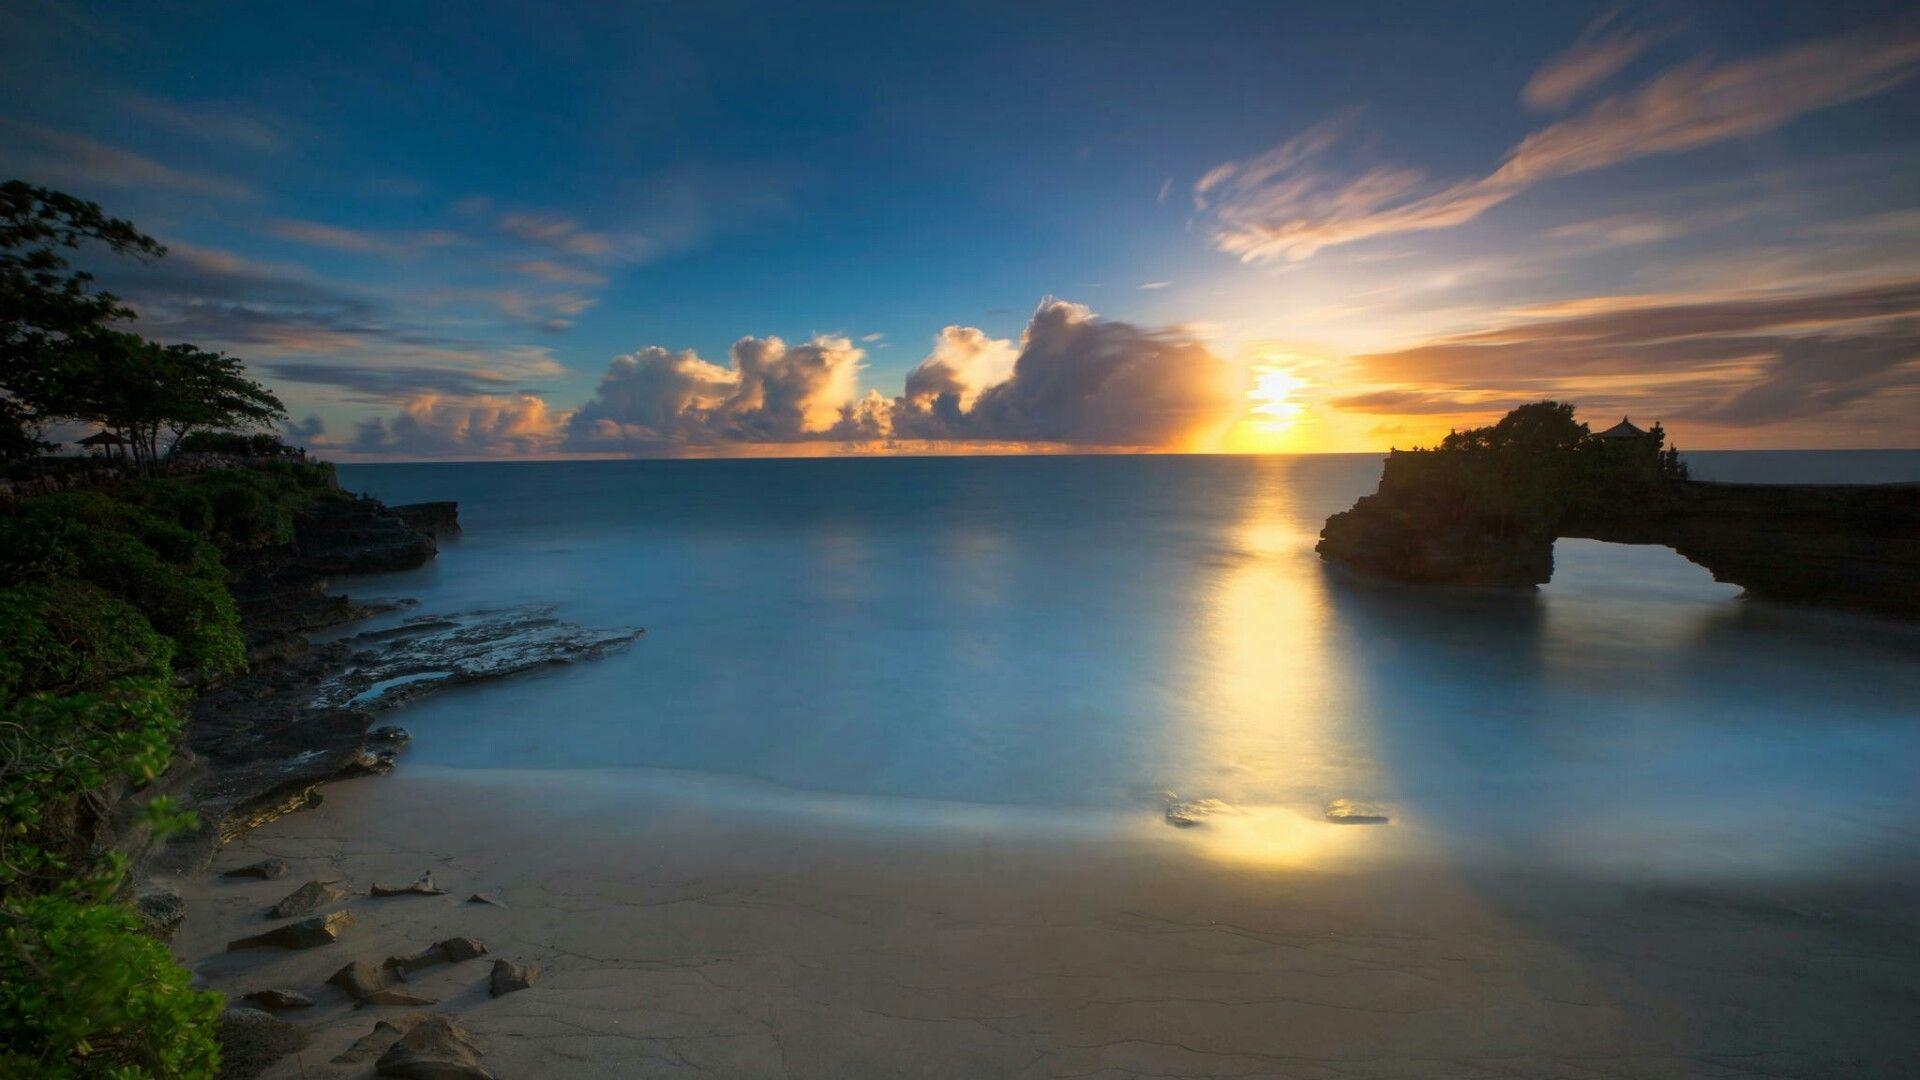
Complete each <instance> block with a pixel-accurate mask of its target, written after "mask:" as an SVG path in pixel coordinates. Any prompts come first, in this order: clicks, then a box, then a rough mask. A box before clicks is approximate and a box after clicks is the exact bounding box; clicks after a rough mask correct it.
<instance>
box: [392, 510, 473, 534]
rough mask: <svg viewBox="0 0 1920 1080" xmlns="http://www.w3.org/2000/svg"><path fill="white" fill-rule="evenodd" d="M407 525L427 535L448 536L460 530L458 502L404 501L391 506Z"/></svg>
mask: <svg viewBox="0 0 1920 1080" xmlns="http://www.w3.org/2000/svg"><path fill="white" fill-rule="evenodd" d="M392 510H393V512H394V514H395V515H396V516H397V517H399V519H400V520H401V521H404V522H406V523H407V527H408V528H410V529H412V530H414V531H415V532H423V533H426V534H427V535H429V536H436V537H438V536H448V535H451V534H453V533H457V532H459V531H460V504H459V503H455V502H421V503H406V504H404V505H401V506H395V507H393V508H392Z"/></svg>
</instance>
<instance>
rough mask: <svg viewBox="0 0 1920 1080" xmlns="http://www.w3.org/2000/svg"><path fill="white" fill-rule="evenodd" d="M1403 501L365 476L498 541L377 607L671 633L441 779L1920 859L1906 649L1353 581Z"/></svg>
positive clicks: (1683, 855) (735, 481)
mask: <svg viewBox="0 0 1920 1080" xmlns="http://www.w3.org/2000/svg"><path fill="white" fill-rule="evenodd" d="M1691 460H1692V463H1693V465H1694V469H1695V475H1697V476H1701V477H1704V478H1715V479H1739V480H1763V479H1767V478H1768V477H1770V476H1777V475H1781V474H1783V473H1790V474H1791V475H1790V476H1788V477H1787V478H1790V479H1793V480H1808V479H1820V480H1834V479H1847V478H1853V477H1864V478H1867V479H1873V480H1887V479H1920V452H1894V453H1888V454H1877V455H1835V456H1827V455H1822V454H1797V455H1787V456H1785V457H1780V456H1777V455H1737V454H1700V455H1693V456H1692V458H1691ZM1378 471H1379V458H1378V457H1377V456H1374V455H1352V456H1309V457H1266V458H1260V457H1025V458H861V459H825V460H817V459H816V460H805V461H778V460H769V461H620V462H566V463H502V464H460V465H448V464H410V465H377V466H374V465H367V466H350V467H343V468H342V469H341V479H342V481H343V483H345V484H346V485H347V486H349V487H352V488H355V489H358V490H364V491H367V492H370V493H372V494H374V495H377V496H379V497H381V498H383V499H386V500H388V501H390V502H407V501H416V500H426V499H457V500H458V501H459V502H460V516H461V519H462V521H463V523H464V525H465V528H466V531H465V533H464V535H463V536H462V537H460V538H459V539H457V540H454V541H451V542H448V543H446V544H445V545H444V546H443V550H442V554H441V557H440V558H439V559H438V560H437V561H436V562H435V563H433V564H432V565H430V566H428V567H426V568H423V569H422V570H419V571H416V572H412V573H408V574H400V575H388V576H383V577H378V578H371V579H367V580H365V581H360V582H352V583H348V588H349V589H350V590H351V591H353V592H354V593H356V594H358V595H367V596H375V595H406V596H417V597H419V598H421V600H422V601H423V607H422V609H421V610H422V611H427V612H433V611H461V610H472V609H477V608H487V607H499V606H503V605H508V604H522V603H551V604H554V605H556V606H557V607H558V609H559V613H560V614H561V615H562V617H564V618H567V619H570V620H574V621H577V622H581V623H586V624H590V625H595V626H622V625H639V626H645V627H646V628H647V629H648V631H649V633H648V636H647V637H646V638H644V639H643V640H642V641H641V642H640V643H639V644H637V645H636V646H635V647H634V648H633V649H632V651H631V652H628V653H625V654H622V655H618V656H614V657H611V658H609V659H606V660H604V661H601V662H598V663H593V664H585V665H580V666H577V667H572V668H566V669H556V670H554V671H553V672H551V673H547V674H542V675H539V676H536V677H531V678H523V679H519V680H512V681H507V682H502V683H498V684H492V685H483V686H477V687H472V688H466V689H462V690H457V691H453V692H450V693H448V694H446V695H443V696H439V697H435V698H430V699H428V700H427V701H425V702H423V703H422V704H420V705H417V706H414V707H412V708H410V709H409V710H408V711H407V713H406V715H405V716H404V717H402V721H403V722H404V723H405V724H407V726H408V727H410V728H411V729H413V731H414V733H415V735H416V740H415V742H414V744H413V748H412V750H411V751H410V759H409V760H410V761H412V762H414V763H422V764H432V765H440V766H448V767H457V768H474V769H479V768H488V769H493V768H543V769H588V768H593V769H605V768H609V767H615V768H618V767H626V766H634V767H650V768H667V769H680V770H695V771H701V772H710V773H719V774H727V775H730V776H739V777H749V778H754V779H757V780H760V781H765V782H768V783H770V784H774V785H780V786H783V787H786V788H794V789H804V790H809V791H825V792H837V793H848V794H853V795H860V796H875V797H882V798H892V797H914V798H921V799H940V800H956V801H960V802H968V803H985V804H993V805H998V806H1013V807H1032V808H1052V809H1055V810H1063V809H1064V810H1075V811H1084V810H1089V809H1092V810H1109V809H1110V810H1113V811H1117V812H1126V813H1129V814H1143V815H1145V814H1150V813H1151V807H1152V806H1153V805H1155V803H1154V800H1155V799H1156V798H1157V795H1156V794H1155V793H1157V792H1162V791H1173V792H1178V793H1179V794H1180V795H1181V796H1182V797H1184V798H1202V797H1211V798H1218V799H1222V800H1226V801H1227V802H1229V803H1232V804H1235V805H1237V806H1241V807H1246V808H1258V809H1260V810H1261V811H1262V812H1266V813H1275V812H1278V813H1285V814H1291V815H1293V816H1294V817H1295V818H1296V819H1297V820H1300V821H1309V820H1312V821H1317V820H1318V817H1319V814H1320V812H1321V808H1322V807H1323V806H1324V805H1325V803H1326V802H1327V801H1328V800H1330V799H1334V798H1341V797H1347V798H1358V799H1366V800H1373V801H1379V802H1383V803H1386V804H1388V805H1389V806H1390V807H1391V808H1392V810H1393V813H1394V817H1395V825H1396V827H1397V828H1400V829H1402V832H1401V833H1400V835H1402V836H1415V837H1418V838H1419V841H1420V844H1422V845H1425V846H1428V847H1431V848H1433V849H1435V850H1445V851H1447V852H1450V853H1455V854H1458V855H1460V856H1461V857H1466V856H1467V855H1469V854H1471V855H1484V856H1491V857H1501V858H1513V859H1521V860H1527V861H1554V862H1558V863H1563V864H1570V865H1575V866H1587V867H1597V868H1600V869H1604V870H1608V871H1609V872H1611V871H1613V870H1618V869H1621V868H1627V869H1632V870H1635V871H1641V870H1645V871H1650V872H1655V873H1680V874H1690V873H1716V874H1725V873H1740V874H1794V873H1801V872H1818V873H1832V872H1839V871H1844V870H1846V869H1848V868H1849V867H1852V866H1856V865H1871V864H1874V863H1876V862H1879V861H1884V860H1887V859H1890V858H1892V859H1899V860H1910V859H1912V857H1913V856H1914V855H1916V854H1920V794H1917V793H1916V785H1915V783H1914V781H1915V777H1916V776H1917V775H1920V633H1916V631H1915V630H1914V629H1913V628H1912V627H1910V626H1905V625H1901V624H1896V623H1891V622H1886V621H1878V620H1873V619H1868V618H1862V617H1854V616H1849V615H1836V614H1831V613H1822V612H1812V611H1806V610H1799V609H1790V608H1776V607H1772V606H1770V605H1765V604H1758V603H1752V602H1747V601H1741V600H1737V599H1736V594H1737V590H1735V589H1734V588H1732V587H1729V586H1724V585H1720V584H1717V583H1715V582H1714V581H1712V580H1711V578H1710V577H1709V576H1708V575H1707V573H1706V572H1705V571H1704V570H1702V569H1700V568H1699V567H1696V566H1694V565H1692V564H1690V563H1688V562H1686V561H1685V560H1683V559H1681V558H1680V557H1679V556H1677V555H1675V554H1674V553H1673V552H1672V551H1670V550H1667V549H1665V548H1652V547H1625V546H1618V545H1607V544H1600V543H1595V542H1587V541H1563V542H1562V543H1561V544H1560V545H1559V548H1558V550H1557V552H1556V559H1557V570H1556V575H1555V579H1554V581H1553V583H1552V584H1551V585H1549V586H1547V587H1546V588H1544V589H1542V590H1540V591H1539V592H1537V593H1531V592H1527V593H1503V592H1491V593H1461V592H1453V591H1446V590H1422V589H1408V588H1394V587H1386V586H1379V585H1370V584H1365V583H1361V582H1357V581H1353V580H1349V579H1347V578H1346V577H1344V576H1343V575H1341V574H1339V573H1337V572H1335V571H1332V570H1331V569H1330V568H1328V567H1327V566H1325V565H1324V564H1323V563H1322V562H1321V561H1320V560H1319V559H1318V558H1317V557H1316V556H1315V555H1314V553H1313V550H1312V549H1313V544H1314V542H1315V540H1316V536H1317V533H1318V531H1319V529H1320V526H1321V523H1322V521H1323V520H1324V519H1325V517H1326V516H1327V515H1328V514H1330V513H1333V512H1334V511H1337V510H1340V509H1343V508H1345V507H1346V506H1348V505H1350V504H1351V503H1352V501H1353V500H1354V498H1356V497H1357V496H1359V495H1361V494H1364V493H1365V492H1367V491H1370V490H1372V487H1373V485H1374V483H1375V482H1376V480H1377V478H1378ZM1042 812H1043V811H1041V810H1038V809H1036V810H1035V813H1042ZM1326 828H1329V829H1334V830H1335V831H1336V832H1341V833H1354V832H1358V831H1361V830H1354V829H1350V828H1349V829H1340V828H1338V827H1333V826H1326ZM1379 831H1380V832H1383V833H1384V832H1385V830H1379Z"/></svg>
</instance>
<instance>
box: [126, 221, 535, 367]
mask: <svg viewBox="0 0 1920 1080" xmlns="http://www.w3.org/2000/svg"><path fill="white" fill-rule="evenodd" d="M103 284H105V285H107V286H108V287H110V288H112V289H113V290H114V291H115V292H116V293H118V294H119V295H121V296H122V297H124V298H125V299H126V300H127V301H128V303H129V304H130V305H131V306H132V307H133V308H134V310H135V311H136V312H138V314H139V319H138V321H137V322H136V323H135V324H134V328H135V329H137V330H138V331H139V332H140V333H142V334H145V335H147V336H149V337H153V338H158V339H161V340H167V341H194V342H198V343H200V344H204V345H207V346H208V347H212V348H221V349H228V350H231V351H233V352H235V353H238V354H239V355H241V356H243V357H245V358H246V359H248V360H249V361H252V362H255V363H258V364H260V365H261V366H262V367H263V368H264V369H265V370H267V371H268V372H270V373H271V374H273V375H275V376H276V377H278V378H281V379H286V380H288V381H293V382H298V383H302V384H306V385H312V386H322V387H328V388H332V389H336V390H340V391H344V392H345V393H346V394H347V395H348V396H349V397H351V398H353V399H354V400H359V401H367V402H392V401H395V400H402V399H404V398H406V397H411V396H414V395H417V394H420V393H425V392H437V393H456V392H457V393H468V394H471V393H476V392H494V393H498V392H503V391H509V390H514V389H518V388H521V387H524V386H527V385H529V384H533V383H540V382H545V381H549V380H552V379H555V378H558V377H559V376H561V375H563V374H564V373H565V369H564V368H562V367H561V366H560V364H559V363H558V362H557V361H556V360H555V359H554V358H553V355H552V353H551V351H550V350H548V349H545V348H541V347H536V346H526V345H502V344H496V343H491V342H482V341H474V340H470V339H467V338H462V337H458V336H454V335H449V334H446V333H442V332H438V331H436V330H435V329H433V328H432V327H431V326H426V325H420V324H417V323H411V322H408V321H406V320H403V319H401V318H400V317H399V316H398V315H397V314H396V312H394V311H393V310H392V309H391V308H390V307H389V306H388V304H387V303H386V302H384V301H383V300H380V299H376V298H373V297H370V296H367V295H365V294H363V293H360V292H358V291H355V290H351V289H347V288H342V287H340V286H338V285H335V284H333V283H330V282H328V281H326V280H324V279H321V278H318V277H316V276H314V275H312V274H311V273H309V272H307V271H305V270H304V269H302V268H300V267H297V266H287V265H281V264H277V263H266V262H261V261H258V260H254V259H248V258H245V257H242V256H239V255H235V254H233V253H231V252H226V251H220V250H217V249H210V248H202V247H196V246H193V245H188V244H181V243H178V242H175V243H172V244H170V245H169V251H168V254H167V256H166V257H165V258H164V259H160V260H157V261H156V262H153V263H149V264H145V265H138V264H126V263H116V264H114V265H112V266H111V267H108V268H103Z"/></svg>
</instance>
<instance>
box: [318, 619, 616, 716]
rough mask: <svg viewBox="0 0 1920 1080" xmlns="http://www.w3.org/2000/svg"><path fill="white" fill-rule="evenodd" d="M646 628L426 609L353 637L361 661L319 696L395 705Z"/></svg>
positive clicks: (323, 701)
mask: <svg viewBox="0 0 1920 1080" xmlns="http://www.w3.org/2000/svg"><path fill="white" fill-rule="evenodd" d="M643 632H644V631H640V630H634V629H628V630H587V629H583V628H581V627H578V626H574V625H571V624H569V623H565V622H562V621H561V620H559V619H558V618H555V617H554V613H553V608H551V607H543V606H528V607H518V608H508V609H505V610H500V611H479V612H471V613H467V614H462V615H446V616H422V617H419V618H415V619H411V620H408V621H406V622H403V623H401V624H400V625H398V626H392V627H386V628H384V629H380V630H370V631H367V632H366V633H364V634H359V635H356V636H355V637H353V638H349V639H348V640H347V641H345V642H344V643H343V644H344V645H345V646H346V647H348V648H349V649H353V650H355V651H353V653H352V660H353V661H354V666H352V667H350V668H347V669H346V670H344V671H340V672H338V673H335V674H333V675H332V676H331V677H330V678H328V679H327V680H326V681H325V682H324V683H323V684H322V685H321V686H320V688H319V690H318V692H317V693H316V694H315V696H314V699H313V703H314V704H315V705H317V706H322V707H328V708H356V707H357V708H362V709H369V710H384V709H391V708H394V707H396V706H398V705H400V704H402V703H404V702H407V701H410V700H412V699H414V698H416V697H419V696H421V695H422V694H428V693H432V692H434V691H436V690H441V689H445V688H446V687H449V686H458V685H461V684H463V683H470V682H478V681H482V680H487V679H499V678H505V677H507V676H510V675H516V674H519V673H521V672H525V671H532V670H536V669H538V668H543V667H547V666H550V665H553V664H569V663H574V662H577V661H582V660H595V659H598V658H600V657H602V656H605V655H606V654H607V653H609V652H612V651H613V650H615V649H621V648H625V647H627V646H629V645H631V644H632V643H633V642H634V641H636V640H638V639H639V637H640V636H641V634H642V633H643Z"/></svg>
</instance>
